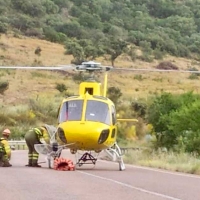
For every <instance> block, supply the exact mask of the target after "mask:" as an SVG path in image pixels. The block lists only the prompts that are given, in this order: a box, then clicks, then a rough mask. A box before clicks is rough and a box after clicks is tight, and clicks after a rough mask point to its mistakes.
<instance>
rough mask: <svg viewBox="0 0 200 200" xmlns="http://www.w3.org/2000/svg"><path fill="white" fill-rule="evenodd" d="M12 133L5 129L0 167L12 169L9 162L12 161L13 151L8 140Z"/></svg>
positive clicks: (1, 141) (0, 152) (0, 147)
mask: <svg viewBox="0 0 200 200" xmlns="http://www.w3.org/2000/svg"><path fill="white" fill-rule="evenodd" d="M10 134H11V132H10V130H9V129H5V130H4V131H3V132H2V137H1V138H0V167H11V166H12V165H11V164H10V162H9V160H10V159H11V149H10V145H9V143H8V138H9V136H10Z"/></svg>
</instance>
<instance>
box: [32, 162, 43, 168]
mask: <svg viewBox="0 0 200 200" xmlns="http://www.w3.org/2000/svg"><path fill="white" fill-rule="evenodd" d="M32 167H42V166H41V165H38V164H37V163H36V164H33V165H32Z"/></svg>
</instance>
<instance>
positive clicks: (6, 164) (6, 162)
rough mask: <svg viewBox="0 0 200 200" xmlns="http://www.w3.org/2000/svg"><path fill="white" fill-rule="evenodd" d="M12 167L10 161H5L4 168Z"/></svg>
mask: <svg viewBox="0 0 200 200" xmlns="http://www.w3.org/2000/svg"><path fill="white" fill-rule="evenodd" d="M11 166H12V165H11V164H10V163H9V161H4V163H3V166H2V167H11Z"/></svg>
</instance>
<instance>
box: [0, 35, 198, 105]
mask: <svg viewBox="0 0 200 200" xmlns="http://www.w3.org/2000/svg"><path fill="white" fill-rule="evenodd" d="M0 47H1V48H0V65H2V66H9V65H13V66H57V65H64V64H69V63H70V62H71V60H72V56H69V55H65V54H64V53H65V49H64V47H63V45H60V44H55V43H51V42H48V41H45V40H39V39H33V38H32V39H31V38H26V37H20V38H15V37H13V36H11V35H1V37H0ZM37 47H40V48H41V50H42V51H41V55H40V56H38V55H36V54H35V49H36V48H37ZM164 60H166V61H171V62H172V63H174V64H176V65H177V66H178V67H179V69H187V68H191V67H195V68H197V69H199V66H200V64H199V63H198V62H197V61H195V62H194V61H193V60H187V59H184V58H175V57H170V56H169V57H166V58H165V59H164ZM99 61H101V62H102V63H103V64H107V65H109V64H110V63H109V62H106V61H104V60H102V59H99ZM159 62H161V61H154V62H152V63H147V62H142V61H141V60H136V61H134V62H133V61H131V60H130V59H129V58H128V57H123V56H121V57H120V58H119V59H117V60H116V66H118V67H133V68H153V67H155V66H156V65H157V64H158V63H159ZM0 77H1V81H4V80H8V81H9V83H10V86H9V89H8V90H7V91H6V92H5V95H4V96H2V98H1V101H4V103H11V104H13V103H14V104H19V103H22V102H24V101H25V100H26V99H28V98H30V97H31V96H34V97H37V96H38V95H41V94H44V95H52V94H53V95H56V94H57V93H59V92H58V91H57V90H56V89H55V85H56V83H64V84H65V85H66V86H67V87H68V88H69V92H71V93H74V94H77V92H78V85H77V84H76V83H74V82H73V81H72V79H71V76H70V75H68V73H61V72H50V71H31V70H6V71H5V70H1V71H0ZM188 77H189V74H183V73H169V72H168V73H155V72H119V71H118V72H114V71H112V72H111V73H110V74H109V79H108V80H109V86H115V87H119V88H120V90H121V91H122V93H123V99H126V100H132V99H139V98H149V97H151V95H154V94H157V93H160V92H162V91H166V92H172V93H183V92H187V91H191V90H193V91H194V92H198V93H199V92H200V88H199V83H198V82H199V80H198V79H194V80H193V79H189V78H188Z"/></svg>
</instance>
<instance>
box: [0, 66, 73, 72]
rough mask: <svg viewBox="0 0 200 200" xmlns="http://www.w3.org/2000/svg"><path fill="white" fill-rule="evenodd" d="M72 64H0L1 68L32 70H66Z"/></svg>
mask: <svg viewBox="0 0 200 200" xmlns="http://www.w3.org/2000/svg"><path fill="white" fill-rule="evenodd" d="M70 67H71V66H70V65H69V66H67V65H65V66H60V67H42V66H39V67H31V66H0V69H31V70H63V71H66V70H68V69H70Z"/></svg>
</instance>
